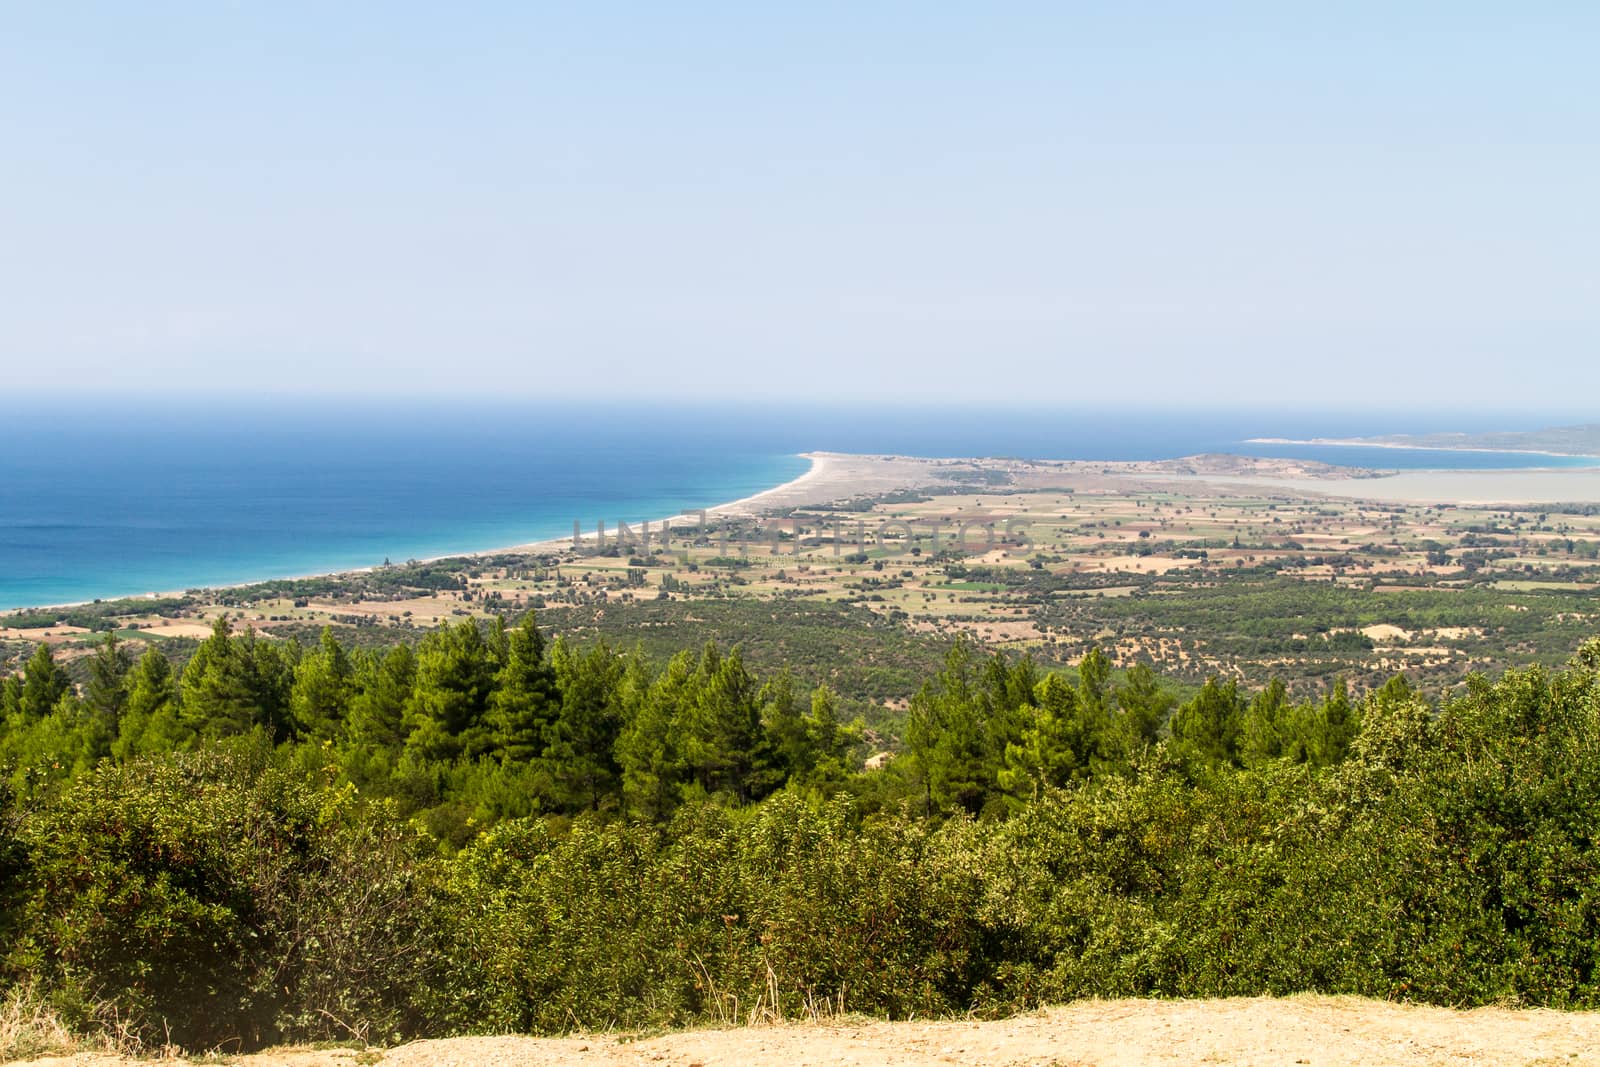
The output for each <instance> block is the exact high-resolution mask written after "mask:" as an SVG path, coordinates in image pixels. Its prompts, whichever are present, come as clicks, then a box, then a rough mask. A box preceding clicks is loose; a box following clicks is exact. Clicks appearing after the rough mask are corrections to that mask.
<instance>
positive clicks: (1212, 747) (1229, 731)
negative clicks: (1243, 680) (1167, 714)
mask: <svg viewBox="0 0 1600 1067" xmlns="http://www.w3.org/2000/svg"><path fill="white" fill-rule="evenodd" d="M1243 718H1244V698H1243V697H1241V696H1240V695H1239V683H1238V682H1237V681H1236V680H1234V679H1232V678H1230V679H1228V681H1227V682H1223V681H1222V679H1220V678H1215V677H1213V678H1209V679H1207V680H1206V684H1205V685H1204V686H1202V687H1201V689H1200V692H1199V693H1197V694H1195V697H1194V699H1193V700H1190V701H1189V702H1188V703H1187V704H1184V705H1183V706H1182V707H1180V708H1179V709H1178V710H1177V712H1175V713H1174V714H1173V716H1172V737H1173V740H1174V741H1176V742H1178V746H1179V749H1180V751H1182V752H1184V753H1186V754H1188V755H1190V756H1191V757H1195V758H1199V759H1201V760H1205V761H1208V762H1211V763H1232V762H1234V761H1235V760H1236V758H1237V756H1238V754H1239V730H1240V727H1241V724H1242V721H1243Z"/></svg>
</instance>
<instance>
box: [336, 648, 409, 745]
mask: <svg viewBox="0 0 1600 1067" xmlns="http://www.w3.org/2000/svg"><path fill="white" fill-rule="evenodd" d="M354 672H355V678H354V681H353V689H354V693H353V695H352V696H351V698H350V714H349V717H348V719H347V723H346V726H347V731H346V732H347V736H348V737H349V740H350V743H351V744H352V745H355V746H356V747H358V748H364V749H367V750H370V751H372V752H379V753H384V754H385V755H386V756H387V757H388V761H389V762H390V763H391V764H392V762H393V760H394V759H395V758H397V757H398V756H399V754H400V749H401V746H402V745H404V743H405V740H406V727H405V711H406V704H407V702H408V701H410V699H411V694H412V690H413V689H414V688H415V686H416V679H417V657H416V654H415V653H413V652H412V651H411V646H409V645H395V646H394V647H393V648H391V649H389V651H388V652H387V653H385V654H384V655H383V656H382V657H381V658H379V657H378V656H377V655H373V654H367V655H363V656H361V657H360V658H359V659H358V660H357V661H356V665H355V667H354Z"/></svg>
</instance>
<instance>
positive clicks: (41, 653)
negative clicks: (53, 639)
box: [19, 641, 71, 720]
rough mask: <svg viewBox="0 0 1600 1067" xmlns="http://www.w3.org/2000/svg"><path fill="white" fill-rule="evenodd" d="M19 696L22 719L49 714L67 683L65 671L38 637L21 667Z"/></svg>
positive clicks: (65, 688) (66, 687) (39, 717)
mask: <svg viewBox="0 0 1600 1067" xmlns="http://www.w3.org/2000/svg"><path fill="white" fill-rule="evenodd" d="M23 671H24V674H25V677H24V679H23V683H22V697H21V700H20V701H19V703H20V705H21V709H22V716H23V718H25V719H35V720H37V719H42V718H44V717H45V716H46V715H48V714H50V711H51V709H53V708H54V707H55V706H56V701H58V700H60V699H61V694H63V693H65V692H66V691H67V690H68V689H69V688H70V687H71V683H70V682H68V680H67V676H66V673H65V672H64V671H62V669H61V668H60V667H58V666H57V665H56V659H55V656H54V655H53V654H52V653H51V651H50V646H49V645H48V644H47V643H45V642H43V641H41V642H39V645H38V647H37V648H35V649H34V650H33V655H32V656H30V657H29V658H28V663H27V666H25V667H24V668H23Z"/></svg>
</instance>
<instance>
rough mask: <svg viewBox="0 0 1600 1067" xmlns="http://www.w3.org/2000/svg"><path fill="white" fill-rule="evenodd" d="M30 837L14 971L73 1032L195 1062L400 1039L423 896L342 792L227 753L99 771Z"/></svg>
mask: <svg viewBox="0 0 1600 1067" xmlns="http://www.w3.org/2000/svg"><path fill="white" fill-rule="evenodd" d="M25 835H26V843H27V845H28V848H29V851H30V863H31V870H30V872H29V878H28V882H27V893H26V897H25V899H24V901H23V903H22V907H21V914H20V920H19V922H20V927H21V929H20V931H19V937H18V938H17V939H16V941H15V943H14V945H13V947H12V950H11V958H10V963H11V965H12V967H14V968H17V969H19V970H21V971H24V972H26V973H29V974H33V975H37V976H41V977H42V978H43V979H44V980H45V981H46V982H47V983H48V984H49V986H50V988H51V989H52V990H53V999H54V1001H55V1003H56V1005H57V1006H58V1008H60V1009H61V1010H62V1012H63V1014H64V1015H65V1016H66V1017H67V1018H68V1019H69V1020H71V1021H74V1022H76V1023H78V1024H79V1025H83V1024H88V1023H91V1022H95V1021H98V1022H101V1023H105V1022H108V1021H109V1020H107V1019H104V1018H98V1016H99V1015H100V1014H101V1013H102V1012H103V1011H114V1012H115V1013H116V1016H117V1019H118V1026H119V1028H120V1029H123V1030H125V1031H126V1032H127V1033H128V1034H130V1035H131V1036H133V1037H135V1038H136V1039H138V1040H141V1041H143V1042H146V1043H152V1044H155V1045H160V1044H162V1043H165V1042H167V1041H169V1040H170V1041H173V1042H176V1043H178V1044H180V1045H182V1046H184V1047H188V1048H206V1047H214V1046H216V1045H219V1044H223V1043H236V1044H240V1045H245V1046H259V1045H261V1044H263V1043H267V1042H271V1041H278V1040H285V1039H288V1038H318V1037H349V1036H351V1035H352V1034H356V1035H362V1036H365V1035H367V1034H371V1035H372V1036H374V1037H387V1036H390V1035H392V1034H395V1033H399V1032H402V1031H404V1030H405V1029H406V1028H407V1024H408V1022H409V1021H410V1020H409V1018H408V1012H407V1010H406V1008H405V1004H406V1003H407V999H408V993H409V992H410V989H409V987H410V986H411V985H412V984H413V983H414V981H415V980H416V978H417V977H418V976H417V975H416V973H415V969H416V966H417V964H416V963H415V962H413V960H414V958H415V957H417V956H419V955H423V956H425V955H426V954H425V953H415V952H413V951H412V950H413V949H414V948H415V947H416V946H417V944H418V937H419V930H420V921H419V908H420V907H421V906H422V905H423V904H424V903H425V894H424V893H421V892H419V891H418V890H419V887H418V886H417V885H416V884H415V882H416V878H415V866H414V863H413V861H412V859H411V853H410V850H409V844H408V839H407V835H406V834H405V833H404V832H402V831H401V830H400V829H399V828H398V827H396V826H394V825H392V824H391V823H390V822H388V821H387V820H386V819H384V818H383V816H382V814H381V813H377V812H373V811H371V810H369V809H366V808H365V807H363V806H362V805H361V804H359V803H358V802H356V801H355V799H354V798H353V796H352V795H351V794H350V793H349V792H340V791H335V790H328V789H319V788H316V787H315V786H313V785H312V784H311V783H309V782H307V781H305V780H303V779H298V778H296V777H294V776H291V775H289V774H286V773H284V772H282V771H280V770H276V769H273V768H272V767H270V766H268V765H267V763H266V755H265V753H264V752H262V751H259V750H253V749H250V748H248V747H231V748H219V749H215V750H211V751H210V752H208V753H206V754H203V755H200V756H196V757H189V758H185V759H181V760H179V759H163V760H152V761H147V762H141V763H136V764H131V765H128V766H125V767H117V766H113V765H110V764H105V765H103V766H102V767H101V768H100V769H99V770H97V771H95V772H94V773H92V774H90V775H88V776H87V777H85V778H83V779H81V780H79V781H78V782H77V783H75V784H74V786H73V787H72V788H71V789H70V790H69V791H68V792H67V793H66V794H65V795H64V796H62V798H61V799H60V800H59V802H57V803H55V804H53V805H51V806H50V807H48V808H46V809H45V810H44V811H42V812H41V813H40V814H39V815H38V816H37V817H35V818H33V819H30V820H29V822H28V823H27V824H26V827H25Z"/></svg>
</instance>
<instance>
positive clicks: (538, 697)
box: [489, 614, 561, 763]
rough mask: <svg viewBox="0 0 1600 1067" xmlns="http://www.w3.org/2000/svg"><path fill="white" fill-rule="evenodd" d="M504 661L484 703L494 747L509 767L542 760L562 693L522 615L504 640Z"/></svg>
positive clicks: (535, 630) (536, 633)
mask: <svg viewBox="0 0 1600 1067" xmlns="http://www.w3.org/2000/svg"><path fill="white" fill-rule="evenodd" d="M502 647H503V648H504V653H503V655H504V662H503V666H501V668H500V670H499V672H498V673H497V674H496V675H495V689H494V695H493V697H491V698H490V701H489V727H490V730H491V731H492V733H493V737H494V742H493V743H494V747H495V749H496V751H497V752H498V753H499V755H500V758H501V759H502V760H504V761H506V762H508V763H531V762H533V761H535V760H539V759H542V758H543V757H544V755H545V750H546V749H547V748H549V747H550V745H551V744H552V743H553V742H555V740H556V737H555V723H556V719H557V717H558V716H559V715H560V711H561V694H560V692H558V691H557V688H556V674H555V670H554V669H553V668H552V667H551V666H550V664H549V663H548V662H547V661H546V659H545V650H544V636H543V635H542V634H540V633H539V628H538V627H537V626H536V625H535V624H534V621H533V616H532V615H531V614H530V615H527V616H525V617H524V618H523V620H522V622H521V623H520V624H519V625H518V626H517V627H516V629H514V630H512V631H510V633H509V634H508V635H506V636H505V639H504V644H503V646H502Z"/></svg>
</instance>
